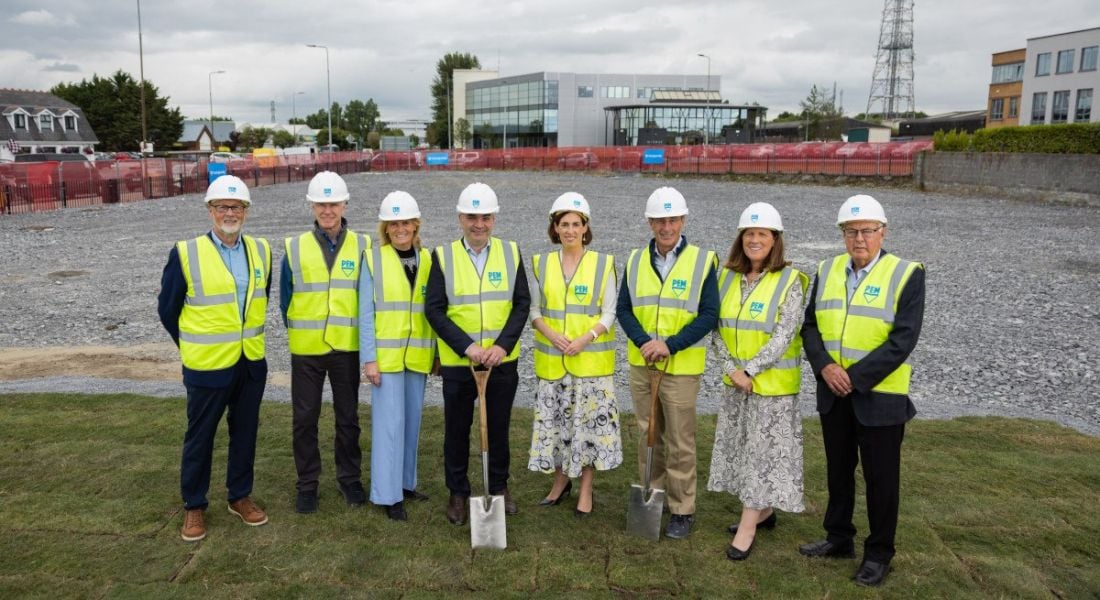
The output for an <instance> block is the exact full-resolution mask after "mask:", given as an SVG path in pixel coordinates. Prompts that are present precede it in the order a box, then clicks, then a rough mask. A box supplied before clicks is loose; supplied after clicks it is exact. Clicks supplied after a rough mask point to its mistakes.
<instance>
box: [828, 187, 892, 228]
mask: <svg viewBox="0 0 1100 600" xmlns="http://www.w3.org/2000/svg"><path fill="white" fill-rule="evenodd" d="M849 221H878V222H879V223H882V224H883V225H885V224H886V212H885V211H883V210H882V205H881V204H879V203H878V200H875V199H874V198H872V197H870V196H868V195H867V194H859V195H857V196H852V197H851V198H848V199H847V200H845V201H844V204H841V205H840V211H838V212H837V214H836V224H837V227H840V226H841V225H844V224H845V223H848V222H849Z"/></svg>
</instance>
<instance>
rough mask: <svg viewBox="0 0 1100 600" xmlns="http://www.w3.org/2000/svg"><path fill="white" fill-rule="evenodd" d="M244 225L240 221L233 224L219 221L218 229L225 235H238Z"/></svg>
mask: <svg viewBox="0 0 1100 600" xmlns="http://www.w3.org/2000/svg"><path fill="white" fill-rule="evenodd" d="M242 225H243V224H242V223H241V222H240V221H238V222H236V223H233V224H232V225H230V224H229V223H219V224H218V231H220V232H222V233H223V234H225V235H237V234H238V233H240V232H241V226H242Z"/></svg>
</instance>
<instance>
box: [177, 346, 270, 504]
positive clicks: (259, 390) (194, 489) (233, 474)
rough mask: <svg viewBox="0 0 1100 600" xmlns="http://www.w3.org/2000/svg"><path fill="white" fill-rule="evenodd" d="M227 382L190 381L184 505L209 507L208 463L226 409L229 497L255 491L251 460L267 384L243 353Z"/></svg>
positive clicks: (182, 472) (182, 489) (182, 485)
mask: <svg viewBox="0 0 1100 600" xmlns="http://www.w3.org/2000/svg"><path fill="white" fill-rule="evenodd" d="M232 369H233V370H232V378H231V380H230V382H229V384H228V385H225V386H220V387H204V386H199V385H192V384H187V433H186V434H185V435H184V437H183V459H182V461H181V463H180V495H181V496H183V505H184V508H187V509H188V510H190V509H194V508H202V509H205V508H206V506H207V504H209V503H208V502H207V499H206V493H207V491H209V489H210V463H211V460H212V458H213V453H214V435H215V434H216V433H217V432H218V423H219V422H220V421H221V419H222V415H223V414H226V413H228V414H227V416H226V424H227V425H228V427H229V461H228V466H227V467H226V472H225V487H226V492H227V500H228V501H229V502H236V501H237V500H240V499H241V498H244V497H245V496H248V495H250V494H252V464H253V461H254V459H255V457H256V433H257V431H258V430H259V427H260V400H261V399H262V398H263V395H264V386H265V385H266V384H267V377H266V368H265V369H263V371H264V373H265V376H264V377H258V378H256V377H255V374H250V373H249V368H248V363H247V362H246V361H245V360H244V359H243V358H242V359H241V361H240V362H238V363H237V364H236V365H235V366H234V367H232Z"/></svg>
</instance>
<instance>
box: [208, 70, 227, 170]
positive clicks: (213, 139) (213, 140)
mask: <svg viewBox="0 0 1100 600" xmlns="http://www.w3.org/2000/svg"><path fill="white" fill-rule="evenodd" d="M222 73H225V70H220V71H210V73H209V74H207V76H206V86H207V89H208V90H209V91H210V151H211V152H213V151H214V150H215V148H214V144H217V143H218V139H217V138H216V137H215V136H214V76H215V75H221V74H222Z"/></svg>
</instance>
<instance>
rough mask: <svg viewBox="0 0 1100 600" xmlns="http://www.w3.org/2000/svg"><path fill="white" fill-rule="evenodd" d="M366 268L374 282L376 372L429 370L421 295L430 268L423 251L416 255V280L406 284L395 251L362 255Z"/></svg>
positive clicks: (429, 338)
mask: <svg viewBox="0 0 1100 600" xmlns="http://www.w3.org/2000/svg"><path fill="white" fill-rule="evenodd" d="M366 257H367V268H368V269H369V270H370V273H371V277H372V278H373V279H374V345H375V347H376V348H377V350H378V351H377V360H378V370H379V371H381V372H383V373H400V372H401V371H404V370H406V369H408V370H409V371H415V372H417V373H428V372H430V371H431V370H432V360H433V359H434V358H435V332H433V331H432V328H431V326H430V325H429V324H428V319H427V318H426V317H425V316H424V294H425V293H426V291H427V288H428V272H429V271H430V270H431V267H432V258H431V254H430V253H429V252H428V250H427V249H425V248H421V249H419V250H418V251H417V257H418V259H419V260H418V264H417V267H416V279H415V280H414V281H413V283H412V284H411V285H410V284H409V278H408V276H407V275H405V267H404V265H402V264H401V258H400V257H399V256H397V250H396V249H394V247H393V246H391V245H389V244H386V245H384V246H378V247H376V248H374V249H373V250H371V251H370V252H367V253H366Z"/></svg>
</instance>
